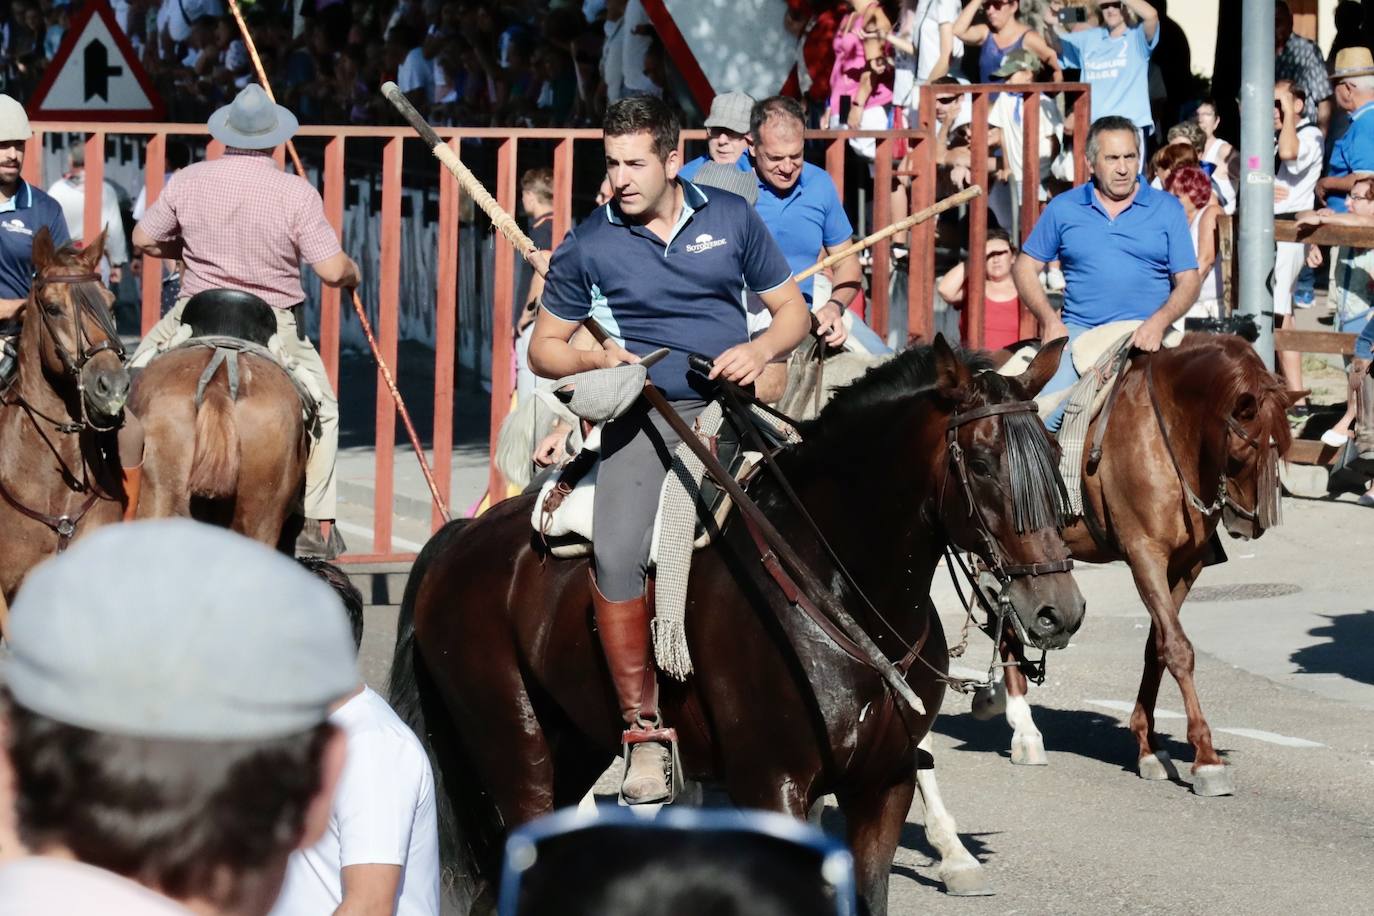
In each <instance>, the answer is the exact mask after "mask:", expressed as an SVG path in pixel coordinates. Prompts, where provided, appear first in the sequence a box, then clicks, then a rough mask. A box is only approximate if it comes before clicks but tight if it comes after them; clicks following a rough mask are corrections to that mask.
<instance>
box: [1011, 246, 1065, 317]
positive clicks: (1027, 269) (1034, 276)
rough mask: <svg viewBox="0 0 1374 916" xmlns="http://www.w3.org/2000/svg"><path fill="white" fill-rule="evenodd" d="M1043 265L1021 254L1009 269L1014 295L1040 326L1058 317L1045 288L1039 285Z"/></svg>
mask: <svg viewBox="0 0 1374 916" xmlns="http://www.w3.org/2000/svg"><path fill="white" fill-rule="evenodd" d="M1044 266H1045V265H1043V264H1042V263H1040V262H1039V261H1037V260H1035V258H1032V257H1031V256H1030V255H1027V254H1022V255H1021V256H1020V257H1018V258H1017V259H1016V263H1015V264H1014V265H1013V266H1012V269H1011V276H1012V282H1014V283H1015V284H1016V295H1017V296H1019V297H1020V299H1021V304H1022V305H1024V306H1025V307H1026V308H1028V309H1030V313H1031V314H1032V315H1034V316H1035V320H1036V321H1039V322H1040V324H1041V326H1042V327H1043V326H1046V325H1049V324H1051V323H1053V322H1054V321H1057V320H1058V319H1059V314H1058V313H1057V312H1056V311H1055V309H1054V306H1053V305H1051V304H1050V297H1049V296H1047V295H1045V288H1044V287H1043V286H1041V285H1040V271H1041V269H1043V268H1044Z"/></svg>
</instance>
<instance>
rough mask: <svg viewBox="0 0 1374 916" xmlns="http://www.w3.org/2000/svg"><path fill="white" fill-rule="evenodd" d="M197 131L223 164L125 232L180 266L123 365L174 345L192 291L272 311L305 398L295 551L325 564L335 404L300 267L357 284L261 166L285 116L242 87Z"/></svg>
mask: <svg viewBox="0 0 1374 916" xmlns="http://www.w3.org/2000/svg"><path fill="white" fill-rule="evenodd" d="M208 125H209V128H210V135H211V136H212V137H214V138H215V139H216V140H218V141H220V142H221V143H223V144H224V146H225V151H224V155H223V156H221V157H220V158H219V159H216V160H214V161H206V162H198V163H196V164H194V165H191V166H188V167H187V168H185V169H182V170H181V171H180V172H178V173H177V176H176V180H175V181H172V182H169V183H168V185H167V187H166V188H165V189H164V190H163V192H162V195H161V196H160V197H158V199H157V201H156V203H154V204H153V205H152V206H150V207H149V208H148V212H147V213H146V214H145V215H144V217H143V219H142V220H140V221H139V224H138V225H137V226H136V227H135V228H134V248H135V249H136V250H137V251H138V252H139V253H140V254H150V255H152V256H154V257H162V258H166V257H171V258H180V259H181V260H182V262H183V263H184V264H185V266H186V269H185V272H184V274H183V276H182V284H181V298H180V299H178V300H177V302H176V305H175V306H173V308H172V309H171V311H169V312H168V313H167V315H166V317H164V318H163V319H162V320H161V321H159V322H158V323H157V324H156V325H154V326H153V328H152V330H150V331H149V332H148V334H147V336H146V337H144V338H143V342H142V343H141V344H139V347H138V350H137V351H136V352H135V353H134V356H133V359H132V360H131V361H130V365H131V366H133V367H135V368H139V367H142V366H144V365H146V364H147V363H148V362H149V361H150V360H151V359H152V358H153V357H154V356H156V355H157V354H158V353H159V352H161V351H162V350H164V349H167V348H168V347H169V346H171V345H174V344H175V343H176V342H178V341H179V340H180V339H182V337H184V334H183V335H179V334H178V331H179V330H180V328H181V324H182V321H181V314H182V310H183V309H184V308H185V306H186V303H187V302H188V301H189V300H190V298H191V297H192V296H194V295H195V294H196V293H200V292H203V291H206V290H212V289H236V290H242V291H244V292H248V293H252V294H254V295H256V296H259V297H261V298H262V299H263V300H264V301H265V302H266V303H267V304H268V305H270V306H272V307H273V308H272V310H273V313H274V314H275V316H276V319H277V335H276V340H277V341H278V342H279V343H280V345H281V348H282V350H283V351H284V354H285V356H286V361H287V363H288V364H289V365H291V367H292V371H294V372H295V373H296V374H297V375H298V376H300V377H301V380H302V382H303V384H304V385H305V387H306V389H307V390H309V391H311V392H312V394H314V395H315V398H316V401H317V403H316V405H315V406H316V413H315V416H316V423H315V425H314V428H313V429H312V436H311V438H312V440H313V441H312V447H311V449H310V455H309V457H308V459H307V462H306V468H305V499H304V503H305V506H304V508H305V516H306V525H305V529H304V531H303V532H302V534H301V539H300V540H299V541H298V542H297V552H298V553H300V554H303V555H306V554H308V555H313V556H327V557H332V556H334V555H336V554H337V553H338V552H340V551H341V550H342V549H343V542H342V538H341V537H340V536H339V533H338V529H337V527H335V526H333V525H332V521H333V519H334V517H335V482H334V459H335V456H336V454H337V452H338V441H339V404H338V400H337V399H336V398H335V395H334V389H333V387H332V386H331V384H330V382H329V377H328V375H326V373H325V369H324V362H323V361H322V360H321V359H320V355H319V353H318V352H317V351H316V350H315V347H314V345H313V344H312V343H311V342H310V340H309V339H308V338H307V337H306V336H305V332H304V330H303V328H302V326H301V307H302V305H303V304H304V300H305V291H304V290H303V289H302V287H301V265H302V264H303V263H304V264H309V265H310V266H311V268H312V269H313V270H314V271H315V273H316V275H318V276H319V278H320V280H321V281H322V282H324V283H325V284H326V285H328V286H338V287H343V288H346V289H351V288H353V287H355V286H357V285H358V283H359V282H360V276H359V273H358V265H357V264H356V263H354V261H353V259H352V258H350V257H349V256H348V255H347V254H346V253H345V252H344V251H343V249H342V247H340V245H339V236H338V234H337V233H336V232H335V231H334V228H333V227H332V226H330V225H329V222H328V221H327V220H326V219H325V217H324V202H323V200H321V198H320V194H319V191H317V190H315V186H314V185H312V184H311V183H310V182H308V181H306V180H305V179H304V178H301V177H299V176H297V175H291V174H286V173H284V172H283V171H282V170H281V168H280V167H279V166H278V165H277V164H276V162H275V161H274V160H273V158H272V150H273V149H275V148H276V147H277V146H279V145H280V144H282V143H285V142H286V141H287V140H289V139H290V138H291V137H292V135H294V134H295V133H296V130H297V127H298V123H297V121H296V116H295V115H293V114H292V113H291V112H290V111H288V110H287V109H285V108H283V107H282V106H280V105H277V104H275V103H273V101H272V100H271V99H270V98H268V96H267V93H266V92H265V91H263V89H262V87H260V86H258V85H256V84H250V85H248V86H246V87H244V89H243V90H242V91H241V92H240V93H239V94H238V96H237V97H235V99H234V101H233V102H231V103H230V104H228V105H226V106H224V107H223V108H220V109H219V110H218V111H216V112H215V113H214V114H212V115H211V116H210V120H209V122H208ZM326 522H328V523H331V524H329V525H328V526H326V525H325V524H322V523H326ZM326 527H328V530H327V531H326V530H325V529H326Z"/></svg>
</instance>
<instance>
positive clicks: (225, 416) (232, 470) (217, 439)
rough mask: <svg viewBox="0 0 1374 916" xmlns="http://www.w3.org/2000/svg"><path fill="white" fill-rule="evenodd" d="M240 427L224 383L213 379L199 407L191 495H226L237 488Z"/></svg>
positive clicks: (190, 482)
mask: <svg viewBox="0 0 1374 916" xmlns="http://www.w3.org/2000/svg"><path fill="white" fill-rule="evenodd" d="M239 460H240V456H239V427H238V422H237V421H236V420H235V419H234V402H233V400H231V399H230V397H229V392H228V390H227V389H226V388H225V386H224V385H220V384H215V383H213V382H212V383H211V384H209V385H207V386H206V387H205V396H204V398H203V399H202V400H201V403H200V406H199V407H197V408H196V433H195V450H194V453H193V457H192V458H191V476H190V479H189V481H188V488H189V490H190V495H191V496H199V497H201V498H203V499H225V498H227V497H230V496H233V495H234V494H235V493H236V492H237V491H238V485H239Z"/></svg>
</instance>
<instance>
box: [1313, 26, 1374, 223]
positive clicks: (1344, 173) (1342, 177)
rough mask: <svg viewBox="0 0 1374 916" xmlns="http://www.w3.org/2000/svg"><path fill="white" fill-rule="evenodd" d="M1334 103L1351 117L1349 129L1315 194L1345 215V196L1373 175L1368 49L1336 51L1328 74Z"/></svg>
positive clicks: (1373, 77)
mask: <svg viewBox="0 0 1374 916" xmlns="http://www.w3.org/2000/svg"><path fill="white" fill-rule="evenodd" d="M1331 83H1332V85H1333V86H1335V95H1336V104H1337V105H1339V106H1341V109H1342V110H1344V111H1345V112H1346V113H1347V114H1349V115H1350V126H1349V127H1348V128H1346V131H1345V133H1343V134H1341V138H1340V139H1339V140H1337V141H1336V145H1335V146H1334V147H1332V148H1331V162H1330V164H1329V165H1328V166H1327V169H1326V177H1324V178H1322V179H1320V180H1319V181H1318V182H1317V195H1318V196H1319V197H1321V198H1322V199H1323V200H1324V202H1325V204H1326V206H1328V207H1330V208H1331V209H1332V210H1335V211H1336V212H1337V213H1344V212H1346V209H1347V207H1346V203H1345V198H1346V195H1347V194H1349V193H1350V189H1351V188H1352V187H1354V185H1355V182H1357V181H1359V180H1360V178H1361V177H1362V176H1368V175H1369V174H1370V173H1374V55H1372V54H1370V51H1369V49H1368V48H1344V49H1342V50H1340V51H1338V52H1336V69H1335V72H1333V73H1332V74H1331Z"/></svg>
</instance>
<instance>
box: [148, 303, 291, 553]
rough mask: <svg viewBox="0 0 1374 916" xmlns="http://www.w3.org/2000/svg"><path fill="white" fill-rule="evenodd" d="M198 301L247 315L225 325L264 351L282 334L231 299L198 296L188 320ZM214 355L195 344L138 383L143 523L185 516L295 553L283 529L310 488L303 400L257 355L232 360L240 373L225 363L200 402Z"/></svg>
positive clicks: (165, 356) (279, 369) (156, 364)
mask: <svg viewBox="0 0 1374 916" xmlns="http://www.w3.org/2000/svg"><path fill="white" fill-rule="evenodd" d="M201 297H206V298H205V299H204V305H205V306H206V311H208V312H210V313H213V312H214V310H215V309H218V308H223V309H226V310H228V309H231V308H232V309H241V310H242V315H238V314H233V315H227V316H222V317H223V319H224V322H225V323H226V324H227V325H228V326H230V327H241V328H245V329H250V330H251V329H257V330H258V332H259V333H260V334H262V335H265V336H262V337H261V342H262V343H265V342H266V340H267V337H268V336H270V334H271V332H272V331H274V330H275V328H276V323H275V319H274V318H273V317H272V316H271V313H270V312H267V313H266V317H265V318H264V317H262V316H261V315H257V314H255V312H254V309H255V308H257V307H260V309H258V311H261V310H266V309H270V308H271V306H269V305H267V303H265V302H263V301H262V300H261V299H258V298H257V297H256V296H249V295H247V294H243V293H236V292H235V291H223V290H211V291H207V292H205V293H201V294H199V295H198V296H197V297H195V298H193V299H192V301H191V303H189V304H188V305H187V309H186V312H185V313H184V315H189V314H190V312H191V308H192V305H196V304H197V300H198V299H201ZM211 297H217V298H211ZM241 300H248V301H247V302H246V303H245V302H243V301H241ZM212 316H213V314H212ZM191 323H192V322H191V321H190V319H187V324H188V325H190V324H191ZM262 325H265V328H261V327H260V326H262ZM235 336H239V337H243V336H247V335H246V333H240V334H237V335H235ZM250 342H251V339H250ZM217 354H218V351H217V349H216V348H215V347H214V346H201V345H197V344H195V343H194V342H192V344H191V345H184V346H180V347H174V348H173V349H171V350H168V351H167V352H165V353H162V354H160V355H158V356H156V357H154V359H153V361H152V362H151V363H149V364H148V366H147V368H145V369H143V370H142V371H141V372H139V373H138V377H137V378H136V379H135V381H134V390H133V396H132V398H131V399H130V402H129V408H130V410H132V411H133V412H134V413H135V414H136V415H137V416H138V417H139V419H140V420H142V421H143V427H144V437H145V446H144V458H143V492H142V494H141V496H140V498H139V503H138V517H139V518H167V517H171V516H186V517H190V518H194V519H196V520H197V521H202V522H208V523H209V524H212V525H220V526H223V527H226V528H229V529H231V530H233V531H237V532H238V533H240V534H242V535H244V536H246V537H249V538H252V539H253V540H255V541H259V542H261V543H263V544H267V545H268V546H272V547H280V548H282V549H284V550H285V549H289V548H290V546H291V544H292V543H293V542H294V532H290V531H284V530H283V529H284V528H285V526H286V523H287V520H288V518H289V517H290V516H291V514H292V512H293V509H294V507H295V505H296V503H297V501H298V500H299V498H300V494H301V490H302V487H303V486H304V483H305V459H306V428H305V420H304V419H303V417H302V414H301V396H300V394H298V393H297V390H296V385H295V383H294V382H293V381H292V380H291V378H290V376H289V375H288V374H287V370H286V369H285V368H284V367H283V366H282V365H281V364H280V363H279V362H277V360H276V359H275V358H273V357H271V355H270V354H267V353H264V352H262V351H261V350H260V349H259V350H258V351H257V352H254V350H253V349H251V348H250V349H235V350H234V351H233V352H232V353H229V354H226V355H229V357H230V360H232V361H236V367H231V365H230V364H229V362H221V363H220V364H219V365H218V366H217V367H216V368H215V369H214V370H213V372H212V374H211V376H210V378H209V381H208V383H207V384H205V386H204V389H203V392H200V393H199V394H198V388H199V386H200V384H201V377H202V375H203V374H204V373H205V372H206V370H207V368H208V367H209V366H210V364H211V361H212V360H217V359H220V358H221V357H220V356H219V355H217Z"/></svg>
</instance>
